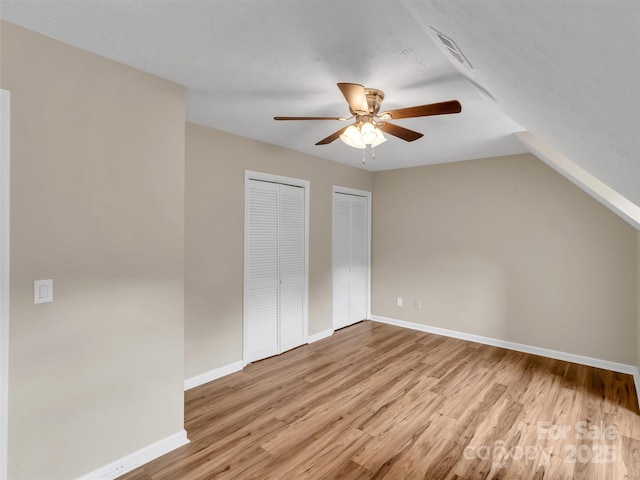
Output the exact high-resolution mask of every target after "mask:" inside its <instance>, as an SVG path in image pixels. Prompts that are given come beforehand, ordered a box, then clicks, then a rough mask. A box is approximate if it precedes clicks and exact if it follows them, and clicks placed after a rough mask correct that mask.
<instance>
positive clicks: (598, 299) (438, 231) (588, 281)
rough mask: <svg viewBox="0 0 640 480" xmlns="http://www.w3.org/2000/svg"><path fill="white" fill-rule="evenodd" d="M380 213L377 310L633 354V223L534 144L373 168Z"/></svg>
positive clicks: (620, 357) (605, 354) (539, 341)
mask: <svg viewBox="0 0 640 480" xmlns="http://www.w3.org/2000/svg"><path fill="white" fill-rule="evenodd" d="M372 223H373V233H372V235H373V247H372V262H373V265H372V275H373V280H372V298H373V303H372V314H373V315H380V316H385V317H390V318H395V319H399V320H405V321H409V322H415V323H420V324H425V325H431V326H436V327H441V328H447V329H451V330H458V331H462V332H467V333H471V334H476V335H482V336H487V337H493V338H498V339H502V340H508V341H512V342H519V343H524V344H528V345H535V346H539V347H545V348H550V349H555V350H559V351H563V352H569V353H573V354H579V355H586V356H590V357H595V358H598V359H604V360H610V361H616V362H622V363H625V364H631V365H635V364H637V355H638V342H637V341H636V338H637V335H636V332H637V329H638V324H637V323H638V321H637V317H636V310H637V301H636V299H637V290H636V280H635V278H636V272H635V269H636V265H635V262H634V261H631V259H635V258H636V257H637V248H638V247H637V238H636V231H635V230H634V229H633V228H632V227H631V226H630V225H628V224H627V223H625V222H624V221H623V220H621V219H620V218H618V217H617V216H616V215H614V214H613V213H611V212H610V211H608V210H607V209H605V207H603V206H602V205H600V204H599V203H597V202H596V201H595V200H593V199H592V198H591V197H589V196H587V195H586V194H585V193H583V192H582V191H581V190H579V189H578V188H577V187H575V186H574V185H572V184H571V183H570V182H568V181H567V180H565V179H564V178H563V177H561V176H560V175H558V174H557V173H555V172H554V171H553V170H551V169H550V168H549V167H547V166H546V165H544V164H543V163H542V162H540V161H539V160H538V159H536V158H535V157H533V156H532V155H528V154H527V155H518V156H511V157H501V158H492V159H485V160H474V161H469V162H458V163H452V164H445V165H434V166H428V167H418V168H411V169H404V170H394V171H386V172H378V173H375V174H374V194H373V221H372ZM398 296H401V297H404V307H397V306H396V303H395V302H396V297H398ZM414 300H420V301H421V303H422V308H421V309H420V310H416V309H414Z"/></svg>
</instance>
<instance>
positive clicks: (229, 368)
mask: <svg viewBox="0 0 640 480" xmlns="http://www.w3.org/2000/svg"><path fill="white" fill-rule="evenodd" d="M243 368H244V362H243V361H242V360H238V361H237V362H233V363H230V364H229V365H225V366H223V367H219V368H214V369H213V370H210V371H208V372H205V373H201V374H200V375H196V376H195V377H191V378H187V379H186V380H185V381H184V389H185V391H187V390H190V389H192V388H195V387H199V386H200V385H204V384H205V383H209V382H211V381H213V380H217V379H218V378H222V377H224V376H227V375H229V374H231V373H235V372H239V371H240V370H242V369H243Z"/></svg>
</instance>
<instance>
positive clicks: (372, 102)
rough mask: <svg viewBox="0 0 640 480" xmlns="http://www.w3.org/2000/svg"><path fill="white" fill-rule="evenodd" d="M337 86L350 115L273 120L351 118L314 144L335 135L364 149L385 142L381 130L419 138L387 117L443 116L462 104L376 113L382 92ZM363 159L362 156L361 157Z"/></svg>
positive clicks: (404, 137)
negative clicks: (352, 121) (353, 121)
mask: <svg viewBox="0 0 640 480" xmlns="http://www.w3.org/2000/svg"><path fill="white" fill-rule="evenodd" d="M338 88H339V89H340V91H341V92H342V94H343V95H344V98H345V99H346V100H347V104H348V105H349V111H350V112H351V117H349V118H344V117H273V118H274V120H340V121H348V120H351V119H353V118H354V117H355V123H353V124H351V125H349V126H347V127H344V128H341V129H340V130H338V131H337V132H334V133H332V134H331V135H329V136H328V137H326V138H324V139H322V140H320V141H319V142H318V143H316V145H327V144H329V143H331V142H333V141H334V140H336V139H337V138H339V139H340V140H342V141H343V142H344V143H345V144H347V145H349V146H350V147H354V148H360V149H364V148H366V147H367V146H370V147H371V148H373V147H376V146H378V145H380V144H381V143H383V142H386V141H387V139H386V138H385V136H384V135H383V134H382V132H385V133H388V134H389V135H393V136H394V137H398V138H400V139H402V140H404V141H406V142H413V141H414V140H417V139H419V138H421V137H422V134H421V133H419V132H414V131H413V130H409V129H408V128H404V127H401V126H399V125H395V124H393V123H390V122H389V120H393V119H398V118H415V117H426V116H430V115H446V114H450V113H460V112H461V111H462V106H461V105H460V102H458V101H457V100H449V101H446V102H440V103H431V104H428V105H419V106H415V107H407V108H400V109H396V110H389V111H386V112H382V113H379V112H380V105H381V104H382V100H384V92H382V91H381V90H377V89H375V88H365V87H363V86H362V85H360V84H357V83H338ZM363 158H364V157H363Z"/></svg>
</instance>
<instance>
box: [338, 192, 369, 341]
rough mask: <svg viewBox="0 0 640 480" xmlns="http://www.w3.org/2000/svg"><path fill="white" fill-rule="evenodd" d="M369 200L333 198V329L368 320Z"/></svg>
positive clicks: (356, 196) (355, 196) (342, 195)
mask: <svg viewBox="0 0 640 480" xmlns="http://www.w3.org/2000/svg"><path fill="white" fill-rule="evenodd" d="M368 223H369V208H368V198H367V197H364V196H359V195H350V194H344V193H339V192H335V193H334V197H333V294H332V321H333V328H334V329H337V328H342V327H346V326H348V325H352V324H354V323H356V322H359V321H361V320H365V319H366V318H367V306H368V298H367V297H368V274H369V272H368V269H369V264H368V261H369V224H368Z"/></svg>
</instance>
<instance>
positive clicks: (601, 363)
mask: <svg viewBox="0 0 640 480" xmlns="http://www.w3.org/2000/svg"><path fill="white" fill-rule="evenodd" d="M371 320H373V321H374V322H380V323H386V324H388V325H395V326H397V327H404V328H410V329H412V330H419V331H421V332H426V333H434V334H436V335H442V336H444V337H452V338H458V339H460V340H468V341H470V342H476V343H482V344H484V345H491V346H493V347H501V348H506V349H508V350H515V351H517V352H523V353H530V354H532V355H540V356H542V357H548V358H553V359H556V360H564V361H566V362H572V363H578V364H580V365H587V366H589V367H596V368H602V369H604V370H611V371H613V372H619V373H626V374H629V375H632V376H633V380H634V383H635V386H636V395H638V400H639V402H640V374H639V373H638V367H636V366H635V365H627V364H625V363H618V362H611V361H609V360H600V359H598V358H593V357H586V356H583V355H576V354H574V353H566V352H560V351H558V350H551V349H549V348H543V347H535V346H533V345H525V344H522V343H516V342H509V341H507V340H500V339H497V338H491V337H483V336H480V335H474V334H472V333H465V332H459V331H457V330H448V329H446V328H440V327H432V326H430V325H422V324H420V323H413V322H405V321H404V320H396V319H394V318H388V317H381V316H378V315H371Z"/></svg>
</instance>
